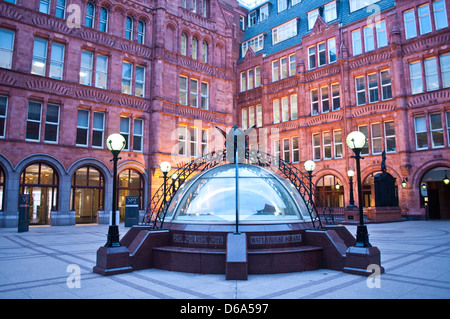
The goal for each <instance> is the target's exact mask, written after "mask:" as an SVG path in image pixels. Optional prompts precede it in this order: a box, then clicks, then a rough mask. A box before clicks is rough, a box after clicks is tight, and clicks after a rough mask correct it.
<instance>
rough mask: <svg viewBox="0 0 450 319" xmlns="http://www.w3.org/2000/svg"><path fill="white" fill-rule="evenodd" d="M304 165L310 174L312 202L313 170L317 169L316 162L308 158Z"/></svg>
mask: <svg viewBox="0 0 450 319" xmlns="http://www.w3.org/2000/svg"><path fill="white" fill-rule="evenodd" d="M303 167H304V168H305V171H307V172H308V175H309V194H310V196H311V202H312V200H313V194H312V172H313V171H314V170H315V169H316V163H314V161H312V160H307V161H306V162H305V163H304V164H303Z"/></svg>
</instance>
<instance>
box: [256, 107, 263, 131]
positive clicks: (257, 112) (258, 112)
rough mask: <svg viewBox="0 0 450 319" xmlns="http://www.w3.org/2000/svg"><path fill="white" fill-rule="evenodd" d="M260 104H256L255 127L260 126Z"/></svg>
mask: <svg viewBox="0 0 450 319" xmlns="http://www.w3.org/2000/svg"><path fill="white" fill-rule="evenodd" d="M262 121H263V119H262V105H261V104H258V105H257V106H256V127H261V126H262Z"/></svg>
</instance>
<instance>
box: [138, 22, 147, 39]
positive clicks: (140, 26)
mask: <svg viewBox="0 0 450 319" xmlns="http://www.w3.org/2000/svg"><path fill="white" fill-rule="evenodd" d="M144 39H145V23H144V21H139V23H138V43H140V44H144Z"/></svg>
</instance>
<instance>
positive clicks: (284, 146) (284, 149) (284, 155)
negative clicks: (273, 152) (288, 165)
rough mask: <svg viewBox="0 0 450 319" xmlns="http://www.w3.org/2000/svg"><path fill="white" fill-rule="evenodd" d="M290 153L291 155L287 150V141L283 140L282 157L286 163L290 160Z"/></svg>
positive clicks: (286, 139)
mask: <svg viewBox="0 0 450 319" xmlns="http://www.w3.org/2000/svg"><path fill="white" fill-rule="evenodd" d="M290 153H291V151H290V149H289V139H288V138H285V139H283V157H284V160H285V161H286V162H290V160H291V159H290V156H289V155H290Z"/></svg>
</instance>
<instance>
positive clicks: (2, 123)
mask: <svg viewBox="0 0 450 319" xmlns="http://www.w3.org/2000/svg"><path fill="white" fill-rule="evenodd" d="M7 114H8V98H7V97H6V96H0V138H5V134H6V116H7Z"/></svg>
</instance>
